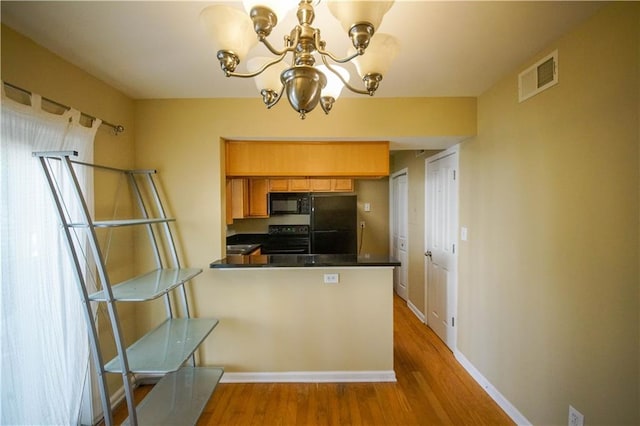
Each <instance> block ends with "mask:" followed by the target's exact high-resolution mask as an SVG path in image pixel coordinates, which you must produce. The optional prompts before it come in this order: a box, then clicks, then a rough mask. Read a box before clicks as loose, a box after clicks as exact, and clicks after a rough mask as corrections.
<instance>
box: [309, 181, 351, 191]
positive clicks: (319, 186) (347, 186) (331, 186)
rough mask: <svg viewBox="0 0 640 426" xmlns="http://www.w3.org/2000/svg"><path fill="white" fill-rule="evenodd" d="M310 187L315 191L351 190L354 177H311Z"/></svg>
mask: <svg viewBox="0 0 640 426" xmlns="http://www.w3.org/2000/svg"><path fill="white" fill-rule="evenodd" d="M309 187H310V189H311V191H313V192H351V191H353V179H321V178H310V179H309Z"/></svg>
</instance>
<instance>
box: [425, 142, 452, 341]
mask: <svg viewBox="0 0 640 426" xmlns="http://www.w3.org/2000/svg"><path fill="white" fill-rule="evenodd" d="M451 155H455V156H456V161H455V164H456V166H455V168H456V177H455V183H454V187H455V192H456V208H455V209H454V210H455V211H454V212H452V215H453V218H452V220H453V223H454V228H455V230H456V238H455V253H454V260H453V262H454V266H453V268H451V279H452V281H453V282H452V283H451V292H450V293H448V294H450V299H448V300H447V307H448V308H449V309H450V310H451V312H449V315H450V316H451V317H452V318H453V319H454V320H453V325H452V327H451V328H452V333H453V336H451V338H450V340H451V345H450V346H449V349H451V351H452V352H454V353H455V352H456V350H457V348H458V324H457V322H458V321H457V319H458V264H459V263H458V253H459V247H460V229H459V228H460V223H459V216H460V213H459V212H460V144H456V145H454V146H452V147H450V148H447V149H445V150H444V151H441V152H439V153H437V154H436V155H433V156H431V157H428V158H425V160H424V167H425V170H424V180H425V186H424V215H425V217H424V223H425V226H424V250H425V257H424V262H425V263H424V265H425V267H424V283H425V288H424V311H425V325H428V319H429V315H428V306H429V304H428V294H429V288H428V286H429V282H428V276H427V273H428V267H427V264H426V262H427V258H426V251H427V250H428V246H427V241H428V232H429V228H428V226H427V217H426V216H427V212H428V211H429V210H428V205H427V203H428V196H427V195H428V194H427V192H428V190H429V185H428V182H427V179H429V172H428V166H429V163H431V162H434V161H437V160H440V159H442V158H445V157H448V156H451ZM445 343H446V342H445Z"/></svg>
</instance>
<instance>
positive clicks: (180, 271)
mask: <svg viewBox="0 0 640 426" xmlns="http://www.w3.org/2000/svg"><path fill="white" fill-rule="evenodd" d="M201 272H202V269H199V268H166V269H156V270H154V271H151V272H148V273H146V274H144V275H140V276H138V277H135V278H131V279H130V280H127V281H123V282H121V283H119V284H116V285H113V286H111V291H112V292H113V298H114V299H115V300H119V301H123V302H143V301H147V300H153V299H156V298H157V297H159V296H162V295H163V294H165V293H167V292H169V291H171V290H173V289H174V288H176V287H177V286H179V285H181V284H184V283H185V282H187V281H189V280H190V279H191V278H193V277H195V276H196V275H198V274H200V273H201ZM89 299H90V300H93V301H96V302H106V301H107V298H106V295H105V294H104V291H103V290H100V291H97V292H95V293H92V294H90V295H89Z"/></svg>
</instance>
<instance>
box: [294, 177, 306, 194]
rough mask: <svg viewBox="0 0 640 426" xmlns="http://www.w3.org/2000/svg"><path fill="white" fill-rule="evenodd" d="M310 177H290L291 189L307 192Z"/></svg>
mask: <svg viewBox="0 0 640 426" xmlns="http://www.w3.org/2000/svg"><path fill="white" fill-rule="evenodd" d="M309 189H310V188H309V179H306V178H301V179H289V191H291V192H306V191H309Z"/></svg>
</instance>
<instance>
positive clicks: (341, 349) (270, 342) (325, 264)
mask: <svg viewBox="0 0 640 426" xmlns="http://www.w3.org/2000/svg"><path fill="white" fill-rule="evenodd" d="M397 265H399V263H398V262H397V261H395V260H394V259H391V258H388V257H375V256H370V257H366V256H361V257H358V256H356V255H313V254H311V255H228V256H227V257H225V258H223V259H219V260H216V261H214V262H212V263H211V264H210V269H209V273H210V274H213V275H215V277H213V278H214V279H215V282H216V291H215V293H216V294H217V296H218V297H223V298H224V299H223V300H225V305H226V306H225V310H226V311H227V312H228V313H229V316H228V317H226V318H225V316H224V315H222V316H219V317H220V326H219V330H218V332H219V333H221V334H223V335H224V334H228V335H229V336H233V337H232V338H231V341H235V342H236V344H237V345H238V346H240V347H242V348H243V350H242V352H241V353H242V354H243V355H242V357H243V359H238V360H235V362H233V363H230V364H232V365H227V366H226V368H225V380H226V381H240V382H242V381H269V382H281V381H290V382H305V381H311V382H354V381H355V382H363V381H364V382H385V381H395V373H394V371H393V269H394V267H395V266H397ZM221 306H222V305H221ZM235 353H240V351H236V352H235ZM234 364H235V365H236V366H240V365H242V366H251V367H250V369H248V370H247V369H244V368H241V369H235V368H234Z"/></svg>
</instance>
